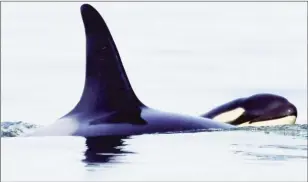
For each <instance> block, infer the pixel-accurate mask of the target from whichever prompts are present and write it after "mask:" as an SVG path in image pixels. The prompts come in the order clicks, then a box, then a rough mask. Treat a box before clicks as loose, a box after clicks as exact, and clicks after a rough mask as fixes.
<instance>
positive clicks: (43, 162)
mask: <svg viewBox="0 0 308 182" xmlns="http://www.w3.org/2000/svg"><path fill="white" fill-rule="evenodd" d="M306 128H307V127H306ZM280 129H281V128H280ZM264 130H265V129H264ZM266 130H267V131H270V132H264V131H257V130H254V131H252V130H249V129H248V128H242V129H239V130H234V131H219V132H218V131H217V132H215V131H213V132H194V133H178V134H159V135H140V136H116V137H94V138H82V137H28V138H22V137H15V138H2V139H1V142H2V147H1V158H2V160H1V174H2V176H1V178H2V180H4V181H47V180H48V181H111V180H112V181H128V180H129V181H149V180H151V181H153V180H154V181H155V180H165V181H166V180H168V181H171V180H173V181H211V180H213V181H219V180H220V181H225V180H227V181H251V180H254V181H269V180H275V181H295V180H300V181H305V180H306V178H307V135H306V137H305V136H304V135H303V132H307V129H305V127H303V126H296V125H295V126H292V127H288V130H293V133H291V135H285V134H284V135H281V133H277V132H271V131H275V127H273V128H272V129H269V128H267V129H266ZM296 133H297V134H296ZM16 174H18V175H16Z"/></svg>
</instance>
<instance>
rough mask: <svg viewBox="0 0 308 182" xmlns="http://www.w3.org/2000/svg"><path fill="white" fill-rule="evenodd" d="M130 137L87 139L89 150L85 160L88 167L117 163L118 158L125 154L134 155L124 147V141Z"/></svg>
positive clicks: (86, 152)
mask: <svg viewBox="0 0 308 182" xmlns="http://www.w3.org/2000/svg"><path fill="white" fill-rule="evenodd" d="M128 138H129V137H128V136H105V137H91V138H86V146H87V150H86V151H85V159H84V160H83V161H84V162H86V163H87V164H88V165H94V164H96V163H116V162H117V160H116V157H117V156H120V155H125V154H133V152H129V151H125V149H123V147H124V146H125V144H124V139H128Z"/></svg>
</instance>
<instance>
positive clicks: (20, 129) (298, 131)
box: [1, 121, 308, 138]
mask: <svg viewBox="0 0 308 182" xmlns="http://www.w3.org/2000/svg"><path fill="white" fill-rule="evenodd" d="M39 127H41V126H40V125H35V124H31V123H26V122H22V121H17V122H1V137H17V136H20V135H21V134H24V133H26V132H31V131H33V130H35V129H37V128H39ZM228 131H248V132H263V133H265V134H273V133H274V134H282V135H286V136H296V137H304V138H308V124H295V125H280V126H258V127H256V126H247V127H238V128H232V129H207V130H193V131H183V132H168V133H169V134H172V133H196V132H228ZM168 133H167V134H168Z"/></svg>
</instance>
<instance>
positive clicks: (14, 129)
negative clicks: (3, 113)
mask: <svg viewBox="0 0 308 182" xmlns="http://www.w3.org/2000/svg"><path fill="white" fill-rule="evenodd" d="M39 127H40V126H39V125H35V124H31V123H26V122H22V121H17V122H11V121H5V122H1V137H17V136H20V135H21V134H24V133H26V132H31V131H33V130H35V129H37V128H39Z"/></svg>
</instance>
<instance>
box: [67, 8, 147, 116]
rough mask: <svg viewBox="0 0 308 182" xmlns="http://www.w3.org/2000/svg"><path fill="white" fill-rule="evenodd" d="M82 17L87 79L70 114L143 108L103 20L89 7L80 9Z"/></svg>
mask: <svg viewBox="0 0 308 182" xmlns="http://www.w3.org/2000/svg"><path fill="white" fill-rule="evenodd" d="M81 15H82V19H83V23H84V27H85V34H86V80H85V86H84V90H83V93H82V96H81V99H80V101H79V103H78V104H77V105H76V107H75V108H74V109H73V110H72V111H71V112H70V113H69V114H68V115H70V114H75V113H80V112H88V113H92V112H110V111H121V110H127V109H129V110H131V109H134V108H135V109H137V108H139V107H140V106H143V104H142V103H141V102H140V101H139V100H138V98H137V97H136V95H135V94H134V91H133V89H132V87H131V85H130V83H129V80H128V78H127V75H126V73H125V70H124V67H123V65H122V62H121V58H120V55H119V53H118V50H117V48H116V45H115V43H114V41H113V38H112V36H111V34H110V32H109V30H108V27H107V25H106V23H105V21H104V20H103V18H102V17H101V16H100V14H99V13H98V12H97V11H96V10H95V9H94V8H93V7H92V6H90V5H88V4H84V5H82V6H81Z"/></svg>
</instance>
